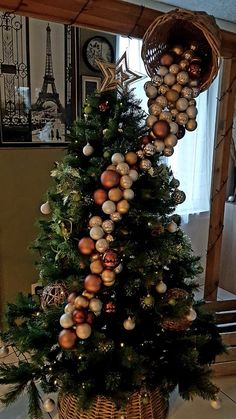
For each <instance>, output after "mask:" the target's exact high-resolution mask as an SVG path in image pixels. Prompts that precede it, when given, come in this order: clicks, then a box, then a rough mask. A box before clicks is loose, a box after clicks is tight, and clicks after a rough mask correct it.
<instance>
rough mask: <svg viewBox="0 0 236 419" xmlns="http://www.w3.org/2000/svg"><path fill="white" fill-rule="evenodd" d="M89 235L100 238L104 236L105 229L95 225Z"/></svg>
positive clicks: (96, 238)
mask: <svg viewBox="0 0 236 419" xmlns="http://www.w3.org/2000/svg"><path fill="white" fill-rule="evenodd" d="M89 235H90V237H91V238H92V239H93V240H99V239H101V238H102V237H103V236H104V231H103V229H102V227H100V226H94V227H92V228H91V230H90V232H89Z"/></svg>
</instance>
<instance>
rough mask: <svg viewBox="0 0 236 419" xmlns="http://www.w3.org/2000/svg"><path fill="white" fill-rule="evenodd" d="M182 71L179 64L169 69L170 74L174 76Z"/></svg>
mask: <svg viewBox="0 0 236 419" xmlns="http://www.w3.org/2000/svg"><path fill="white" fill-rule="evenodd" d="M179 71H180V68H179V66H178V64H172V65H171V66H170V68H169V72H170V73H172V74H178V73H179Z"/></svg>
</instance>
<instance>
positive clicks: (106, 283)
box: [103, 280, 116, 287]
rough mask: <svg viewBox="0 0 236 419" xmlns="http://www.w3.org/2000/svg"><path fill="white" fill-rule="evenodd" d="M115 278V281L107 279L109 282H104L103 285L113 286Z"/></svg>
mask: <svg viewBox="0 0 236 419" xmlns="http://www.w3.org/2000/svg"><path fill="white" fill-rule="evenodd" d="M115 282H116V281H115V280H114V281H109V282H108V281H107V282H105V281H104V282H103V285H104V286H105V287H113V285H114V284H115Z"/></svg>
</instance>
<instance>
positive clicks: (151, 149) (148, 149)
mask: <svg viewBox="0 0 236 419" xmlns="http://www.w3.org/2000/svg"><path fill="white" fill-rule="evenodd" d="M143 152H144V154H145V156H153V155H154V154H155V153H156V149H155V146H154V145H153V144H147V145H145V147H144V149H143Z"/></svg>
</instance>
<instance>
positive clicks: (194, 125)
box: [185, 119, 197, 131]
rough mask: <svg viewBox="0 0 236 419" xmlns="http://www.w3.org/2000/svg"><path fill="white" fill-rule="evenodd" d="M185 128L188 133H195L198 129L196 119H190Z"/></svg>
mask: <svg viewBox="0 0 236 419" xmlns="http://www.w3.org/2000/svg"><path fill="white" fill-rule="evenodd" d="M185 128H186V130H187V131H194V130H195V129H196V128H197V121H196V120H195V119H189V120H188V122H187V124H186V125H185Z"/></svg>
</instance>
